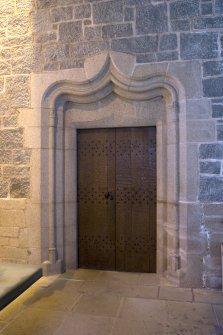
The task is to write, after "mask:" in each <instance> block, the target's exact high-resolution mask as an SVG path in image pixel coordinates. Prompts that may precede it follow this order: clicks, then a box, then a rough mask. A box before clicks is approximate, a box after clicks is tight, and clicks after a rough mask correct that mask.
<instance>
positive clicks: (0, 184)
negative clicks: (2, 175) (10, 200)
mask: <svg viewBox="0 0 223 335" xmlns="http://www.w3.org/2000/svg"><path fill="white" fill-rule="evenodd" d="M8 191H9V181H8V180H4V179H0V198H7V196H8Z"/></svg>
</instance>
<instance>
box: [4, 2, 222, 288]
mask: <svg viewBox="0 0 223 335" xmlns="http://www.w3.org/2000/svg"><path fill="white" fill-rule="evenodd" d="M105 50H114V51H120V52H124V53H129V54H132V55H135V56H136V62H137V63H138V64H144V63H155V62H158V63H162V62H168V63H169V64H171V63H172V62H174V64H176V63H179V65H180V64H185V63H186V62H187V61H192V60H194V61H197V62H198V63H199V64H200V66H201V69H202V71H201V75H202V82H203V97H201V98H202V99H204V98H205V101H206V103H205V104H203V106H202V104H201V103H199V101H198V100H193V101H191V102H190V106H188V108H189V111H190V114H189V116H188V129H189V130H188V135H187V136H188V142H189V143H190V144H191V148H193V150H192V151H191V153H190V154H191V157H193V154H194V155H196V157H195V159H194V161H195V166H194V169H196V170H197V171H198V173H200V177H199V178H197V180H195V183H194V181H193V185H192V187H191V201H194V202H195V203H196V204H197V205H199V206H200V208H201V210H202V213H201V214H199V219H197V220H199V225H200V231H201V233H202V239H206V240H205V243H206V247H205V250H204V251H202V253H201V254H202V257H203V284H204V285H206V286H211V287H213V286H214V287H216V286H219V285H220V280H221V279H220V277H221V271H220V243H221V242H222V241H223V229H222V227H223V224H222V222H223V209H222V207H221V205H222V203H223V191H222V189H223V2H222V0H182V1H181V0H113V1H105V0H104V1H101V0H36V1H34V0H7V1H5V0H0V144H1V147H0V168H1V170H0V171H1V176H0V197H1V198H2V200H4V199H5V201H6V199H8V200H9V199H10V201H13V200H12V199H15V200H14V204H15V205H14V206H15V207H16V203H17V202H16V200H18V199H19V198H26V199H29V198H30V196H31V194H32V187H31V185H30V182H29V180H30V179H29V174H30V168H31V167H32V166H31V163H30V162H31V161H30V158H31V157H32V156H31V155H32V150H31V148H30V147H28V146H27V144H26V142H25V140H24V136H25V128H24V126H23V123H22V122H21V119H20V118H19V115H20V113H21V112H24V111H25V112H26V113H29V112H30V113H31V109H30V92H31V90H30V88H31V86H30V85H31V84H30V80H31V75H32V73H43V72H52V71H59V70H63V69H71V68H83V67H84V62H85V60H86V58H88V57H90V56H93V55H96V54H99V53H101V52H102V51H105ZM183 62H184V63H183ZM186 75H187V73H185V76H186ZM188 81H190V78H188ZM191 86H192V87H193V82H191ZM192 90H193V88H192ZM202 101H204V100H202ZM210 104H211V106H212V111H211V113H210V109H209V106H210ZM190 154H189V155H190ZM188 183H189V184H190V181H188ZM198 190H199V191H198ZM189 200H190V199H189ZM27 201H28V200H27ZM2 203H5V202H4V201H3V202H2ZM2 206H3V207H4V206H5V205H2ZM0 210H1V208H0ZM7 213H8V214H7V215H8V217H11V213H10V211H8V212H7ZM3 217H4V216H3ZM24 217H25V216H21V217H20V218H19V219H18V220H17V221H16V222H18V223H16V224H15V227H19V226H21V225H23V226H27V223H26V221H25V218H24ZM5 222H7V223H5ZM5 225H8V229H11V223H10V220H8V219H7V220H2V221H0V228H1V243H0V255H4V254H5V250H6V246H7V248H8V246H9V245H13V238H14V233H13V234H9V232H7V233H5V230H4V229H3V227H4V226H5ZM16 236H17V238H18V239H19V241H20V242H19V243H16V245H13V246H12V250H11V256H10V257H9V256H1V260H2V261H4V260H5V259H10V260H11V261H17V260H18V259H19V260H21V259H23V261H24V262H32V261H33V260H32V259H31V258H30V257H29V250H28V249H27V248H28V247H27V245H28V246H29V243H28V242H27V241H28V240H27V241H26V242H27V243H24V238H26V237H24V235H23V234H22V232H21V234H17V235H16ZM4 238H5V239H4ZM27 239H28V237H27ZM9 240H11V241H12V242H10V243H9ZM4 241H5V242H4ZM19 248H20V249H21V250H25V254H26V256H23V257H17V251H18V250H19ZM7 250H8V249H7Z"/></svg>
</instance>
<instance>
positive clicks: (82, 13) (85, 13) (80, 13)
mask: <svg viewBox="0 0 223 335" xmlns="http://www.w3.org/2000/svg"><path fill="white" fill-rule="evenodd" d="M90 16H91V6H90V5H80V6H77V7H75V8H74V17H75V19H85V18H89V17H90Z"/></svg>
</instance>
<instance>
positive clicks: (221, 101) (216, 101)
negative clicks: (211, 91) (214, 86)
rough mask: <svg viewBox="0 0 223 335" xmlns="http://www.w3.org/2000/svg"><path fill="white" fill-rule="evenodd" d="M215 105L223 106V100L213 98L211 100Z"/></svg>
mask: <svg viewBox="0 0 223 335" xmlns="http://www.w3.org/2000/svg"><path fill="white" fill-rule="evenodd" d="M211 102H212V103H213V104H222V105H223V98H213V99H211Z"/></svg>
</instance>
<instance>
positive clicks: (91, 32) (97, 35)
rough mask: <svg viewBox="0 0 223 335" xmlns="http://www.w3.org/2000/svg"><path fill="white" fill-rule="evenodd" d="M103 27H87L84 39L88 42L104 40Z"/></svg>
mask: <svg viewBox="0 0 223 335" xmlns="http://www.w3.org/2000/svg"><path fill="white" fill-rule="evenodd" d="M101 30H102V27H100V26H99V27H85V29H84V38H85V39H86V40H88V41H93V40H98V39H101V38H102V31H101Z"/></svg>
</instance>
